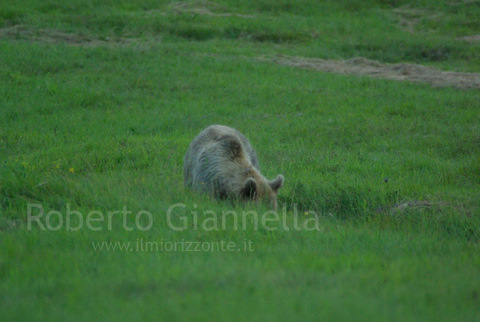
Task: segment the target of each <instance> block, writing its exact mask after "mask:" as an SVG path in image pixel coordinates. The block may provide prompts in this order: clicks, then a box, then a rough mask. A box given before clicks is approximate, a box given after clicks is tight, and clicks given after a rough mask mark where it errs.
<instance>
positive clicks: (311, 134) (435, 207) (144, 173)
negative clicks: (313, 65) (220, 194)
mask: <svg viewBox="0 0 480 322" xmlns="http://www.w3.org/2000/svg"><path fill="white" fill-rule="evenodd" d="M97 2H98V3H96V2H95V1H88V2H87V1H71V2H68V4H63V2H60V1H50V2H48V3H45V2H44V1H36V2H35V1H33V2H32V1H28V2H25V3H21V2H20V1H16V2H15V4H6V3H4V4H2V5H0V17H1V20H0V23H1V24H3V26H4V27H9V26H12V25H17V24H21V25H23V26H25V28H27V29H28V30H29V31H30V33H22V34H13V35H12V34H10V35H9V36H8V37H6V36H4V38H3V39H1V40H0V52H1V53H2V55H1V56H0V64H1V65H0V67H1V69H0V78H1V79H2V80H3V81H2V82H0V96H1V97H2V102H1V109H0V120H1V125H2V126H1V128H0V155H1V156H2V158H3V160H2V164H1V166H0V171H1V172H0V180H1V181H0V206H1V208H0V209H1V215H0V230H1V231H0V299H1V301H0V303H1V304H0V307H1V311H2V315H3V316H4V317H6V318H20V317H24V318H29V319H31V318H41V317H50V318H56V319H62V318H72V317H76V318H80V319H83V318H85V319H86V318H89V317H94V316H101V317H105V318H109V319H117V318H120V319H127V318H137V317H143V318H159V317H160V318H165V319H167V318H197V319H207V318H211V317H212V316H219V317H220V318H223V319H230V318H234V319H239V320H241V319H244V318H246V317H247V316H249V317H255V318H258V319H274V318H277V319H278V318H291V319H293V318H296V319H298V318H310V319H314V318H315V319H318V318H332V317H340V318H344V319H351V318H360V319H372V318H373V319H382V318H399V319H400V318H402V319H404V318H414V317H423V318H429V319H452V318H454V317H456V318H464V319H475V318H476V319H478V318H479V311H478V306H479V294H480V279H479V277H478V276H480V270H479V267H480V265H479V264H480V256H479V255H478V254H479V244H478V241H479V239H480V220H479V216H480V202H479V200H480V179H479V176H480V166H479V152H480V151H479V150H480V147H479V145H478V142H480V128H479V124H480V122H479V121H480V115H479V106H478V102H479V101H480V93H479V92H478V91H459V90H454V89H449V88H444V89H433V88H431V87H429V86H427V85H418V84H409V83H399V82H393V81H383V80H372V79H368V78H361V77H347V76H339V75H332V74H323V73H318V72H315V71H306V70H299V69H294V68H292V67H287V66H279V65H275V64H273V63H266V62H259V61H257V60H255V57H260V56H267V55H274V54H278V53H282V54H288V55H298V56H306V57H321V58H351V57H354V56H364V57H368V58H371V59H379V60H382V61H387V62H415V63H423V64H428V65H433V66H437V67H439V68H444V69H455V70H461V71H470V72H478V71H480V67H479V66H480V63H479V62H480V58H479V55H478V53H479V52H480V50H479V46H478V45H476V44H471V43H467V42H464V41H459V40H457V37H462V36H467V35H473V34H478V33H479V29H480V28H479V26H478V21H477V20H476V19H475V15H476V16H477V17H478V13H479V11H480V9H479V6H478V5H477V4H471V5H459V6H452V5H449V4H448V2H445V3H444V4H440V5H438V4H437V2H431V3H429V2H428V1H417V2H411V3H410V5H409V7H408V8H420V9H421V10H424V12H430V13H432V12H433V11H435V12H436V13H440V14H439V15H434V14H432V15H426V18H424V19H420V21H418V22H417V23H416V24H415V25H414V26H413V28H414V31H415V32H413V33H409V32H405V31H404V29H403V28H402V26H401V23H400V20H399V19H400V18H399V16H398V13H396V12H397V11H394V10H395V8H394V7H401V6H402V5H404V4H405V3H407V2H406V1H395V2H392V3H393V5H390V4H391V3H390V2H386V1H378V3H374V2H370V3H371V4H369V5H366V4H365V2H364V1H345V2H341V3H340V4H338V2H331V3H330V2H325V3H324V4H322V5H318V6H316V5H314V4H313V3H314V2H313V1H297V2H295V5H293V3H294V2H291V1H273V0H272V1H258V2H255V3H254V4H251V5H245V4H240V2H239V3H236V1H222V2H219V3H220V4H218V5H215V4H212V3H207V5H206V6H205V5H198V3H197V4H196V5H192V6H189V7H181V6H180V7H179V6H178V3H177V4H169V3H168V2H158V1H137V2H135V3H134V4H133V3H132V2H131V1H125V2H115V4H105V3H106V2H104V1H97ZM205 7H206V8H207V9H208V10H209V11H210V12H213V13H217V14H225V13H232V12H234V13H238V14H242V15H248V16H249V17H244V16H206V15H202V14H196V13H195V10H200V9H205ZM401 8H405V7H401ZM185 10H187V12H185ZM188 10H190V11H188ZM192 10H193V12H192ZM410 15H411V13H410ZM404 16H405V14H404ZM403 18H405V17H403ZM407 18H408V15H407ZM38 30H49V31H50V33H49V35H50V36H49V37H50V38H48V39H49V40H52V39H53V38H54V37H53V36H51V35H52V33H51V31H52V30H56V31H61V32H63V33H68V34H69V35H70V36H69V38H68V39H67V40H65V39H63V40H62V39H57V40H58V41H57V42H53V43H52V42H45V41H43V42H42V41H36V40H35V39H33V38H35V36H32V34H33V35H35V32H36V31H38ZM44 34H45V32H44ZM44 34H43V35H44ZM44 36H45V35H44ZM52 37H53V38H52ZM211 123H220V124H228V125H231V126H233V127H236V128H238V129H240V130H241V131H242V132H244V133H245V134H246V135H247V136H248V137H249V138H250V140H251V141H252V143H253V144H254V146H255V148H256V149H257V152H258V154H259V157H260V161H261V164H262V169H263V172H264V173H265V174H266V175H267V176H268V177H274V176H275V175H276V174H277V173H283V174H284V175H285V176H286V180H287V181H286V186H285V188H284V189H283V190H282V191H281V194H280V201H281V203H286V204H287V205H288V207H289V214H291V213H292V209H293V204H294V203H296V204H297V207H298V209H299V210H300V214H301V217H302V218H301V219H300V221H301V222H302V221H303V220H304V219H303V218H304V216H303V211H305V210H315V211H317V212H318V213H319V214H320V215H319V216H320V219H321V224H322V228H323V229H322V231H321V232H307V231H283V230H279V231H275V232H269V231H266V230H259V231H255V230H254V229H247V230H234V229H232V227H231V226H230V227H229V228H230V229H227V230H225V231H204V230H194V229H189V230H186V231H183V232H174V231H172V230H171V229H169V228H168V226H167V224H166V222H165V220H164V217H165V213H166V210H167V208H168V207H169V205H171V204H172V203H176V202H185V203H186V204H187V209H186V213H187V214H188V213H190V211H192V210H197V211H202V210H206V209H214V210H216V211H218V212H220V211H221V209H226V208H229V207H230V205H229V204H222V203H220V204H219V203H215V202H212V201H209V200H199V197H198V196H195V195H193V194H191V193H189V192H186V191H184V190H183V187H182V158H183V154H184V153H185V151H186V149H187V147H188V144H189V142H190V140H191V139H192V138H193V137H194V136H195V135H196V134H197V133H198V132H199V131H200V130H201V129H202V128H204V127H205V126H207V125H209V124H211ZM72 168H73V171H74V172H73V173H72V172H71V171H70V169H72ZM385 178H388V182H385ZM415 201H421V202H423V203H418V202H417V203H415ZM31 202H35V203H40V204H42V205H43V207H44V208H45V209H55V210H59V211H62V212H64V211H65V208H66V205H67V203H69V204H70V205H71V207H72V208H74V209H77V210H79V211H82V212H84V213H86V212H88V211H90V210H93V209H99V210H100V211H103V212H106V211H108V210H116V209H121V208H122V207H123V206H124V205H125V206H127V207H128V208H129V209H131V210H132V211H138V210H141V209H147V210H149V211H151V212H152V213H154V214H155V215H156V217H155V222H154V226H153V228H152V229H151V230H149V231H146V232H142V231H133V232H126V231H125V230H124V229H122V227H121V222H119V221H118V220H117V221H115V222H114V229H113V230H112V231H108V230H106V229H104V230H103V231H101V232H92V231H89V230H88V229H82V230H80V231H77V232H70V231H65V230H60V231H58V232H44V231H40V230H38V229H36V230H33V231H27V229H26V226H25V217H26V209H27V204H28V203H31ZM194 202H196V203H198V204H199V206H198V208H197V209H194V208H193V203H194ZM425 202H428V204H429V206H425V205H426V203H425ZM406 203H410V206H407V207H402V206H400V207H399V205H404V204H406ZM237 210H238V211H241V210H242V209H241V208H237ZM305 218H307V217H305ZM129 220H130V221H131V222H133V221H134V219H132V218H130V219H129ZM289 220H291V219H289ZM139 238H143V239H145V240H147V241H160V240H164V241H179V240H182V239H184V240H192V241H215V240H216V241H218V240H232V241H237V242H241V241H243V240H245V239H247V240H252V241H253V244H254V248H255V251H254V252H246V253H243V252H239V253H208V252H202V253H188V252H170V253H167V252H134V253H128V252H95V251H93V249H92V247H91V242H92V241H131V242H132V243H134V242H135V241H137V240H139ZM247 313H248V314H247Z"/></svg>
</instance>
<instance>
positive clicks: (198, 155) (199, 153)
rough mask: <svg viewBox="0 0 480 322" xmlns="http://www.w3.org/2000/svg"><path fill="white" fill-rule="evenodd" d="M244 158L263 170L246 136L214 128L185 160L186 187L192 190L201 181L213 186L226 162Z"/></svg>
mask: <svg viewBox="0 0 480 322" xmlns="http://www.w3.org/2000/svg"><path fill="white" fill-rule="evenodd" d="M240 151H243V153H239V152H240ZM243 156H245V157H246V158H248V159H249V161H250V163H251V164H252V165H253V166H254V167H255V168H257V169H258V170H260V166H259V164H258V159H257V155H256V153H255V151H254V150H253V148H252V145H251V144H250V141H248V139H247V138H246V137H245V136H244V135H243V134H241V133H240V132H239V131H237V130H235V129H232V128H230V127H227V126H223V125H211V126H209V127H208V128H206V129H205V130H203V131H202V132H200V134H199V135H198V136H197V137H196V138H195V139H194V140H193V141H192V143H191V144H190V147H189V149H188V151H187V154H186V155H185V159H184V179H185V182H184V183H185V185H186V186H192V185H193V184H194V182H198V181H202V182H204V181H205V182H209V181H210V178H211V177H212V176H215V171H216V169H217V167H218V165H219V164H220V163H221V161H222V159H223V158H228V159H234V158H236V157H243Z"/></svg>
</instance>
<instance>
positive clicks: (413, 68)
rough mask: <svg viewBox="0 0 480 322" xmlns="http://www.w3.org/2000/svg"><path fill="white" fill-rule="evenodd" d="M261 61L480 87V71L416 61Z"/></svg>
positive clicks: (289, 58) (276, 58)
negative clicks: (459, 70)
mask: <svg viewBox="0 0 480 322" xmlns="http://www.w3.org/2000/svg"><path fill="white" fill-rule="evenodd" d="M259 60H261V61H268V62H274V63H277V64H281V65H287V66H294V67H299V68H305V69H313V70H318V71H322V72H327V73H337V74H348V75H365V76H369V77H373V78H383V79H392V80H400V81H411V82H419V83H427V84H430V85H432V86H434V87H448V86H451V87H455V88H462V89H480V74H479V73H457V72H447V71H442V70H439V69H435V68H432V67H426V66H421V65H415V64H383V63H379V62H377V61H374V60H369V59H365V58H352V59H349V60H325V59H316V58H302V57H292V56H283V55H281V56H274V57H266V58H259Z"/></svg>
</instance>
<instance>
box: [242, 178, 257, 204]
mask: <svg viewBox="0 0 480 322" xmlns="http://www.w3.org/2000/svg"><path fill="white" fill-rule="evenodd" d="M256 193H257V183H256V182H255V179H253V178H248V179H247V181H245V184H244V185H243V188H242V190H241V191H240V195H241V196H242V198H244V199H255V195H256Z"/></svg>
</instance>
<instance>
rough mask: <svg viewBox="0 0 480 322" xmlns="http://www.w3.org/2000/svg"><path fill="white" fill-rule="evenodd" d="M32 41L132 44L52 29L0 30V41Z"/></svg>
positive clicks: (80, 44)
mask: <svg viewBox="0 0 480 322" xmlns="http://www.w3.org/2000/svg"><path fill="white" fill-rule="evenodd" d="M1 38H8V39H18V40H33V41H39V42H46V43H66V44H69V45H72V46H99V45H107V44H124V43H129V42H132V40H131V39H127V38H115V39H114V38H104V39H95V38H91V37H87V36H85V35H81V34H73V33H66V32H63V31H59V30H52V29H35V28H30V27H28V26H24V25H16V26H13V27H7V28H0V39H1Z"/></svg>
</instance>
